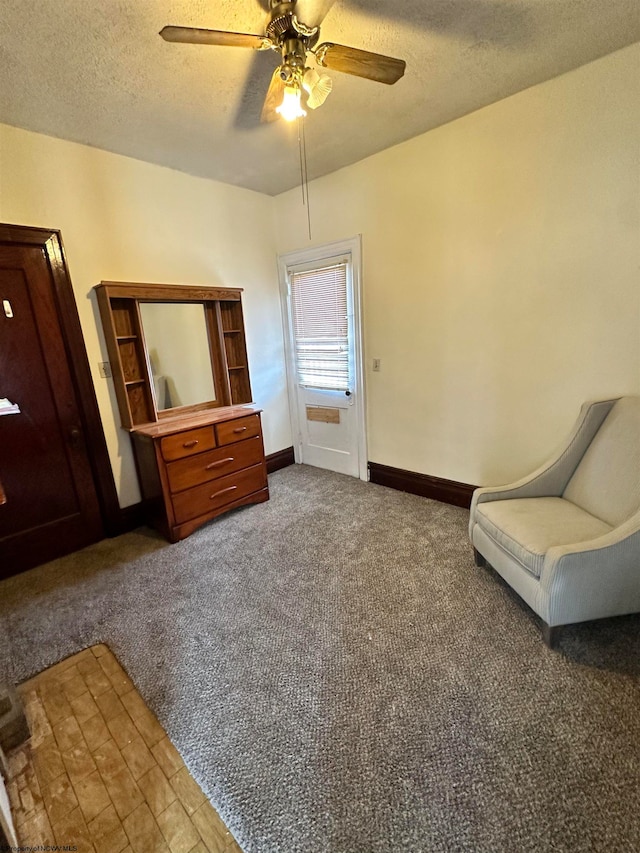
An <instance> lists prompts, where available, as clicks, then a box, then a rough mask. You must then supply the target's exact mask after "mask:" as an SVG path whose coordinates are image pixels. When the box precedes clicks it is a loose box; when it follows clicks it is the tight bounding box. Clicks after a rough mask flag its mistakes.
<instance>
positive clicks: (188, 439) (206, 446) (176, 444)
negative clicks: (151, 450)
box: [160, 426, 216, 462]
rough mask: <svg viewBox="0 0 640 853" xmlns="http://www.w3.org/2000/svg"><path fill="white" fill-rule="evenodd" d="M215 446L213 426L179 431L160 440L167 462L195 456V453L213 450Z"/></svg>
mask: <svg viewBox="0 0 640 853" xmlns="http://www.w3.org/2000/svg"><path fill="white" fill-rule="evenodd" d="M215 446H216V440H215V436H214V434H213V427H210V426H206V427H201V428H200V429H189V430H185V432H177V433H175V434H174V435H168V436H167V437H166V438H163V439H162V440H161V442H160V447H161V449H162V456H163V457H164V459H166V461H167V462H171V460H172V459H183V458H184V457H185V456H193V454H194V453H202V451H203V450H211V448H212V447H215Z"/></svg>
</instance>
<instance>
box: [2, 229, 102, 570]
mask: <svg viewBox="0 0 640 853" xmlns="http://www.w3.org/2000/svg"><path fill="white" fill-rule="evenodd" d="M72 375H73V370H72V365H70V363H69V361H68V353H67V348H66V347H65V339H64V336H63V332H62V328H61V324H60V318H59V314H58V306H57V303H56V298H55V289H54V281H53V277H52V272H51V268H50V266H49V262H48V259H47V254H46V252H45V251H43V249H42V248H39V247H37V246H24V245H23V246H19V245H6V244H0V398H7V399H8V400H9V401H10V402H11V403H15V404H17V405H18V407H19V409H20V412H19V413H18V414H4V415H3V414H2V413H1V411H0V483H1V484H2V486H1V487H0V493H2V494H3V496H4V502H3V503H1V504H0V576H6V575H9V574H13V573H15V572H16V571H21V570H23V569H26V568H30V567H31V566H35V565H38V564H40V563H43V562H46V561H47V560H50V559H53V558H54V557H58V556H61V555H62V554H67V553H70V552H71V551H76V550H78V549H79V548H82V547H84V546H85V545H88V544H90V543H91V542H96V541H98V540H99V539H101V538H102V537H103V535H104V531H103V525H102V517H101V513H100V506H99V502H98V497H97V492H96V484H95V481H94V477H93V473H92V468H91V465H90V461H89V456H88V452H87V447H86V444H85V436H84V431H83V425H82V424H83V421H82V417H81V414H80V413H81V405H80V402H79V400H78V398H77V395H76V390H75V386H74V382H73V378H72Z"/></svg>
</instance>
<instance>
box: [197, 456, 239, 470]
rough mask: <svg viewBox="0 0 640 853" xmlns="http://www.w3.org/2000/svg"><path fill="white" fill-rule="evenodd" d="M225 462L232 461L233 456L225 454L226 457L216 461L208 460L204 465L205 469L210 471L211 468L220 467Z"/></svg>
mask: <svg viewBox="0 0 640 853" xmlns="http://www.w3.org/2000/svg"><path fill="white" fill-rule="evenodd" d="M227 462H233V456H227V458H226V459H219V460H218V461H217V462H209V464H208V465H205V466H204V470H205V471H211V470H213V468H220V466H221V465H226V464H227Z"/></svg>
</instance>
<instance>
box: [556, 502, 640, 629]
mask: <svg viewBox="0 0 640 853" xmlns="http://www.w3.org/2000/svg"><path fill="white" fill-rule="evenodd" d="M540 594H541V600H542V599H546V600H547V603H548V613H547V616H548V618H547V619H546V620H545V621H546V622H547V623H548V624H549V625H568V624H571V623H572V622H584V621H586V620H588V619H600V618H603V617H605V616H616V615H619V614H622V613H635V612H637V611H639V610H640V510H639V511H638V512H636V513H635V515H632V516H631V518H629V519H628V520H627V521H625V522H624V524H621V525H620V526H619V527H614V528H613V530H611V531H609V533H605V534H604V535H603V536H598V538H597V539H592V540H590V541H588V542H580V543H577V544H575V545H559V546H557V547H554V548H550V549H549V550H548V551H547V554H546V556H545V558H544V564H543V567H542V572H541V574H540ZM543 618H545V617H544V614H543Z"/></svg>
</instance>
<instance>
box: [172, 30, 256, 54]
mask: <svg viewBox="0 0 640 853" xmlns="http://www.w3.org/2000/svg"><path fill="white" fill-rule="evenodd" d="M160 35H161V36H162V38H163V39H164V40H165V41H171V42H181V43H182V44H219V45H222V46H223V47H252V48H254V49H255V50H259V49H260V48H261V47H264V41H265V40H264V37H263V36H255V35H251V34H249V33H230V32H227V31H226V30H201V29H198V28H197V27H163V28H162V29H161V30H160Z"/></svg>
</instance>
